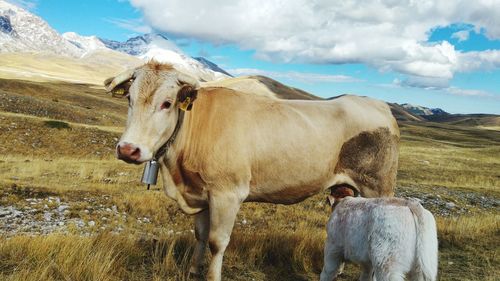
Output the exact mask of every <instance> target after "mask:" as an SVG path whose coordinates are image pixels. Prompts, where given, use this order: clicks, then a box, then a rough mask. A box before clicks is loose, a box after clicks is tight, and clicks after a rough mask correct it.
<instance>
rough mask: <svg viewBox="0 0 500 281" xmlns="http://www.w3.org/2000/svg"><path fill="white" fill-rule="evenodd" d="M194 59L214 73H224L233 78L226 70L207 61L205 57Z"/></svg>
mask: <svg viewBox="0 0 500 281" xmlns="http://www.w3.org/2000/svg"><path fill="white" fill-rule="evenodd" d="M193 59H195V60H197V61H199V62H201V63H202V64H203V65H204V66H206V67H208V68H210V69H211V70H213V71H216V72H220V73H223V74H226V75H227V76H231V77H232V76H233V75H231V74H229V73H228V72H227V71H225V70H224V69H222V68H220V67H219V66H218V65H216V64H215V63H213V62H211V61H209V60H207V59H206V58H204V57H193Z"/></svg>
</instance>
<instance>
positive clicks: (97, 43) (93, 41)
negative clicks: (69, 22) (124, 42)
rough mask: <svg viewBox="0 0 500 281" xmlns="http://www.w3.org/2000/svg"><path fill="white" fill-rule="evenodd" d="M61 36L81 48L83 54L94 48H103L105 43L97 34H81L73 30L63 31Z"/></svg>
mask: <svg viewBox="0 0 500 281" xmlns="http://www.w3.org/2000/svg"><path fill="white" fill-rule="evenodd" d="M62 37H63V38H64V39H66V40H68V41H69V42H70V43H71V44H73V45H75V46H76V47H77V48H78V49H80V50H82V51H83V52H84V53H85V54H88V53H90V52H93V51H95V50H105V49H107V47H106V45H104V43H103V42H102V41H101V40H100V39H99V38H97V36H82V35H80V34H77V33H75V32H66V33H63V35H62Z"/></svg>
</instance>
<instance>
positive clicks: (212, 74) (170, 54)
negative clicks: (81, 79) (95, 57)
mask: <svg viewBox="0 0 500 281" xmlns="http://www.w3.org/2000/svg"><path fill="white" fill-rule="evenodd" d="M101 41H102V42H103V43H104V44H105V45H106V47H108V48H110V49H113V50H116V51H120V52H123V53H127V54H129V55H133V56H137V57H139V58H141V59H142V60H144V61H149V60H155V61H158V62H163V63H170V64H172V65H174V66H175V67H176V68H177V69H179V70H180V71H184V72H187V73H189V74H191V75H193V76H195V77H197V78H198V79H200V80H201V81H212V80H217V79H221V78H226V77H227V76H228V73H227V72H225V71H224V70H222V71H219V69H211V68H210V67H208V66H206V65H205V64H203V63H202V62H200V61H198V60H196V59H194V58H192V57H190V56H188V55H186V54H185V53H184V52H183V51H182V50H181V49H180V48H179V47H177V45H175V44H174V43H173V42H172V41H170V40H168V38H166V37H165V36H163V35H161V34H157V33H150V34H145V35H141V36H136V37H133V38H130V39H128V40H127V41H125V42H118V41H113V40H106V39H101ZM214 65H215V64H214Z"/></svg>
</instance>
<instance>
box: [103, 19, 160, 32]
mask: <svg viewBox="0 0 500 281" xmlns="http://www.w3.org/2000/svg"><path fill="white" fill-rule="evenodd" d="M104 20H105V21H107V22H109V23H112V24H114V25H116V26H118V27H121V28H123V29H126V30H130V31H134V32H138V33H150V32H151V31H152V29H151V27H150V26H149V25H146V24H144V22H143V20H142V19H118V18H105V19H104Z"/></svg>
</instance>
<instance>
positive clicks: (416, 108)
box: [401, 103, 449, 116]
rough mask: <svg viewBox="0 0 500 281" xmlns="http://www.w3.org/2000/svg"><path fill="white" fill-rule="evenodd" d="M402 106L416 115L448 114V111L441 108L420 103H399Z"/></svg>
mask: <svg viewBox="0 0 500 281" xmlns="http://www.w3.org/2000/svg"><path fill="white" fill-rule="evenodd" d="M401 106H402V107H403V108H405V109H406V110H408V111H409V112H411V113H413V114H416V115H424V116H428V115H446V114H449V113H448V112H446V111H444V110H442V109H441V108H428V107H424V106H420V105H413V104H409V103H404V104H401Z"/></svg>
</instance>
